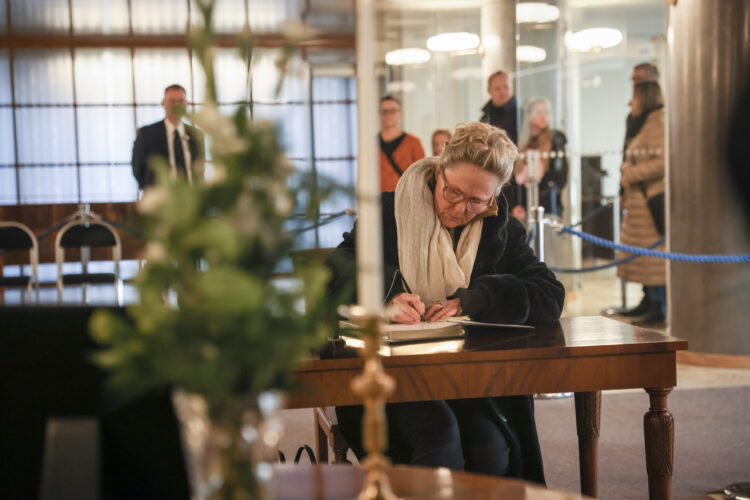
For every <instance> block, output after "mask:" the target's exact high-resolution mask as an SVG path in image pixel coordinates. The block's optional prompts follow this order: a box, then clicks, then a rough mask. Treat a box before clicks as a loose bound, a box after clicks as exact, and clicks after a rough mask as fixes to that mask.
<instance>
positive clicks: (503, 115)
mask: <svg viewBox="0 0 750 500" xmlns="http://www.w3.org/2000/svg"><path fill="white" fill-rule="evenodd" d="M479 121H480V122H483V123H489V124H490V125H492V126H494V127H498V128H501V129H503V130H505V132H506V133H507V134H508V137H510V140H511V141H513V144H518V104H517V102H516V98H515V97H511V98H510V100H509V101H508V102H506V103H505V105H503V106H495V105H494V104H492V101H491V100H490V101H487V103H486V104H485V105H484V106H483V107H482V117H481V118H480V119H479Z"/></svg>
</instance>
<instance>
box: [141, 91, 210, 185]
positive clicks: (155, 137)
mask: <svg viewBox="0 0 750 500" xmlns="http://www.w3.org/2000/svg"><path fill="white" fill-rule="evenodd" d="M161 105H162V106H163V107H164V111H165V113H166V117H165V118H164V120H160V121H158V122H156V123H152V124H151V125H146V126H144V127H141V128H140V129H139V130H138V134H137V135H136V138H135V143H134V144H133V160H132V165H133V175H134V176H135V178H136V180H137V181H138V188H139V189H144V188H146V187H148V186H149V185H151V184H153V183H154V180H155V179H154V172H153V170H152V169H151V168H150V166H149V161H150V159H151V158H152V157H155V156H160V157H162V158H163V159H164V160H166V161H167V162H168V163H169V166H170V171H171V174H172V177H173V178H175V177H177V176H184V177H186V178H187V179H188V181H190V182H193V181H199V180H201V179H203V151H204V145H203V134H202V133H201V132H200V131H199V130H198V129H197V128H195V127H191V126H190V125H188V124H186V123H183V122H182V115H183V113H184V110H185V106H186V105H187V93H186V92H185V89H184V88H183V87H182V86H181V85H177V84H173V85H170V86H169V87H167V88H166V89H165V90H164V100H163V101H162V103H161Z"/></svg>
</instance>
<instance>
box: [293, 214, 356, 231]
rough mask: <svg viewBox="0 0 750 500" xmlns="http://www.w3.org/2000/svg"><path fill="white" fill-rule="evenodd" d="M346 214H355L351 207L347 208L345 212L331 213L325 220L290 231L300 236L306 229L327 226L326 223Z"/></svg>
mask: <svg viewBox="0 0 750 500" xmlns="http://www.w3.org/2000/svg"><path fill="white" fill-rule="evenodd" d="M345 215H353V212H352V210H351V209H346V210H344V211H343V212H339V213H337V214H331V215H329V216H328V218H326V219H325V220H322V221H318V222H316V223H315V224H311V225H309V226H307V227H303V228H301V229H295V230H294V231H290V233H291V234H292V235H294V236H298V235H300V234H302V233H304V232H306V231H312V230H313V229H317V228H319V227H322V226H325V225H326V224H330V223H331V222H333V221H335V220H336V219H339V218H341V217H343V216H345Z"/></svg>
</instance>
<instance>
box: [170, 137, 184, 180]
mask: <svg viewBox="0 0 750 500" xmlns="http://www.w3.org/2000/svg"><path fill="white" fill-rule="evenodd" d="M172 144H173V145H174V166H175V167H176V170H177V175H185V176H186V175H187V168H186V167H185V153H184V152H183V151H182V139H180V133H179V132H178V131H177V130H175V131H174V139H173V140H172Z"/></svg>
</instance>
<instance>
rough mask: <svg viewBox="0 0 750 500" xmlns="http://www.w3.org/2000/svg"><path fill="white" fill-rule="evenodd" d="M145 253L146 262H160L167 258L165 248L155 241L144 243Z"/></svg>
mask: <svg viewBox="0 0 750 500" xmlns="http://www.w3.org/2000/svg"><path fill="white" fill-rule="evenodd" d="M145 254H146V260H147V261H148V262H161V261H164V260H166V258H167V250H166V248H164V245H162V244H161V243H157V242H155V241H150V242H148V243H146V249H145Z"/></svg>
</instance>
